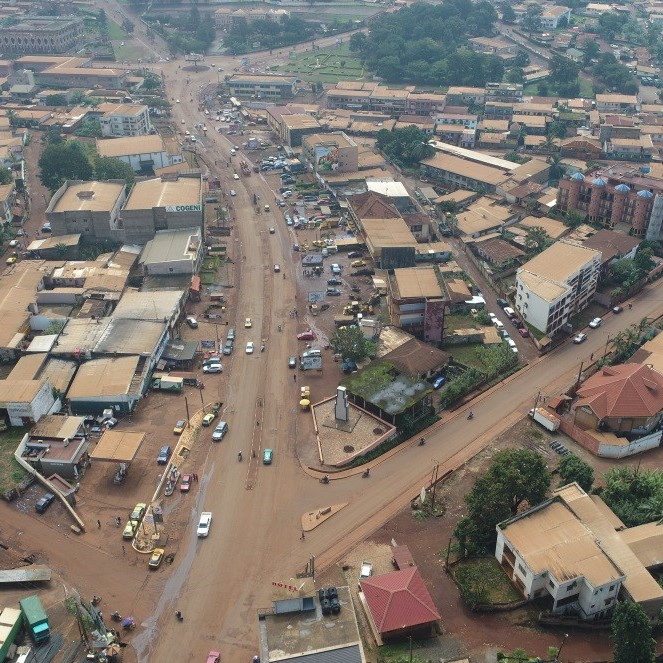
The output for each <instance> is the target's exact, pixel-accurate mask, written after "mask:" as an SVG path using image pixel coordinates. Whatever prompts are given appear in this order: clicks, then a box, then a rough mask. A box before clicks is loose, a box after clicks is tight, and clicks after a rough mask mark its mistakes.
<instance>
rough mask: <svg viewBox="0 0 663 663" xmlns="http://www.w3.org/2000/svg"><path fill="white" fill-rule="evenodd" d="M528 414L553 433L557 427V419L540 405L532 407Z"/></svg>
mask: <svg viewBox="0 0 663 663" xmlns="http://www.w3.org/2000/svg"><path fill="white" fill-rule="evenodd" d="M528 414H529V416H530V417H532V419H534V421H536V422H537V423H538V424H541V425H542V426H543V427H544V428H545V429H546V430H549V431H550V432H551V433H554V432H555V431H556V430H557V429H558V428H559V419H558V418H557V417H556V416H555V415H554V414H551V413H550V412H548V410H546V409H544V408H542V407H537V408H534V409H532V410H530V411H529V413H528Z"/></svg>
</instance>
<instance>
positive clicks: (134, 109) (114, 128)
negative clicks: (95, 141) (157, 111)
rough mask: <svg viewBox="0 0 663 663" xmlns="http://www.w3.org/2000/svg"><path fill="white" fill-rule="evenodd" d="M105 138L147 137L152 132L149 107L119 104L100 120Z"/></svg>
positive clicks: (105, 113)
mask: <svg viewBox="0 0 663 663" xmlns="http://www.w3.org/2000/svg"><path fill="white" fill-rule="evenodd" d="M99 122H100V123H101V135H102V136H103V137H104V138H117V137H120V136H147V135H148V134H149V133H151V132H152V123H151V122H150V112H149V109H148V107H147V106H139V105H133V104H118V105H116V106H115V107H114V108H111V109H108V110H106V111H105V112H104V114H103V115H102V116H101V117H100V118H99Z"/></svg>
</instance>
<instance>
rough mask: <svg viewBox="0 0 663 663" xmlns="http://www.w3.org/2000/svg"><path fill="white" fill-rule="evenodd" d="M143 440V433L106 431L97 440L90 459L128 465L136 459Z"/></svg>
mask: <svg viewBox="0 0 663 663" xmlns="http://www.w3.org/2000/svg"><path fill="white" fill-rule="evenodd" d="M144 439H145V433H136V432H132V431H119V430H117V431H116V430H107V431H106V432H105V433H104V434H103V435H102V436H101V438H100V439H99V442H98V444H97V446H96V447H95V449H94V451H93V452H92V453H91V454H90V458H92V459H93V460H105V461H111V462H113V463H130V462H131V461H132V460H133V459H134V458H135V457H136V454H137V453H138V449H139V448H140V445H141V444H142V443H143V440H144Z"/></svg>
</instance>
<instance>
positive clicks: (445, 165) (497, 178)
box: [420, 152, 507, 192]
mask: <svg viewBox="0 0 663 663" xmlns="http://www.w3.org/2000/svg"><path fill="white" fill-rule="evenodd" d="M420 165H421V174H422V176H424V177H429V178H432V179H435V180H440V181H442V182H447V183H449V184H452V185H453V186H456V187H459V188H463V189H471V190H472V191H483V192H489V191H495V188H496V187H497V185H498V184H500V183H501V182H503V181H504V180H505V179H506V178H507V174H506V173H505V172H504V170H502V169H500V168H495V167H493V166H490V165H484V164H481V163H476V162H472V161H469V160H467V159H464V158H462V157H459V156H454V155H453V154H444V153H441V152H438V153H436V154H435V155H434V156H432V157H430V158H428V159H424V160H423V161H421V162H420Z"/></svg>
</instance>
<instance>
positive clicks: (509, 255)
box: [477, 237, 525, 265]
mask: <svg viewBox="0 0 663 663" xmlns="http://www.w3.org/2000/svg"><path fill="white" fill-rule="evenodd" d="M477 248H478V249H479V250H480V251H481V252H482V253H483V254H484V255H485V256H486V258H487V259H488V260H489V261H490V262H492V263H494V264H496V265H500V264H501V263H503V262H506V261H507V260H514V259H516V258H520V257H521V256H524V255H525V254H524V253H523V252H522V251H521V250H520V249H517V248H516V247H515V246H513V245H512V244H509V242H505V241H504V240H503V239H500V238H499V237H493V238H491V239H487V240H486V241H485V242H480V243H478V245H477Z"/></svg>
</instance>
